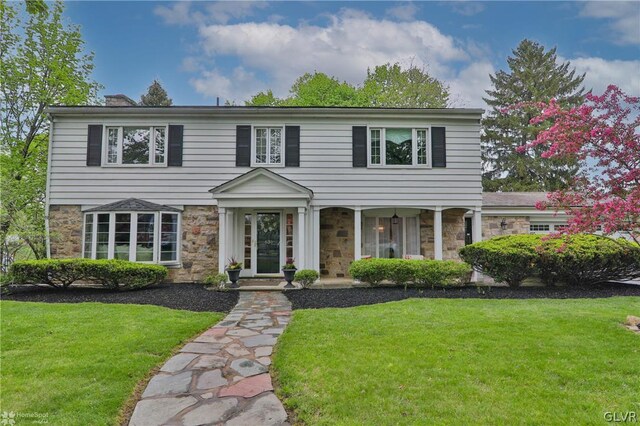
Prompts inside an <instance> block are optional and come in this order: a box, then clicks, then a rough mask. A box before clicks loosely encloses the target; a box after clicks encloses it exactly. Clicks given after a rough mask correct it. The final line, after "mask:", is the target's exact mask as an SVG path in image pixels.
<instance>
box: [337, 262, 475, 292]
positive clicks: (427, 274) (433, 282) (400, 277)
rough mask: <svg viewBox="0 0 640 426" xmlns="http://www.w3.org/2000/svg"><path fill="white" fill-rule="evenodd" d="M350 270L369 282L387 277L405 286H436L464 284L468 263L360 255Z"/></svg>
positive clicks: (469, 269) (467, 275)
mask: <svg viewBox="0 0 640 426" xmlns="http://www.w3.org/2000/svg"><path fill="white" fill-rule="evenodd" d="M349 273H350V274H351V276H352V277H353V278H355V279H358V280H360V281H362V282H366V283H369V284H371V285H379V284H380V283H381V282H382V281H383V280H387V281H391V282H393V283H394V284H396V285H404V286H405V288H406V287H407V286H408V285H409V283H413V284H414V285H416V286H418V287H424V286H429V287H435V286H451V285H464V284H466V283H467V282H468V281H469V278H470V276H471V267H470V266H469V265H467V264H465V263H462V262H456V261H453V260H408V259H363V260H357V261H355V262H353V263H352V264H351V267H350V268H349Z"/></svg>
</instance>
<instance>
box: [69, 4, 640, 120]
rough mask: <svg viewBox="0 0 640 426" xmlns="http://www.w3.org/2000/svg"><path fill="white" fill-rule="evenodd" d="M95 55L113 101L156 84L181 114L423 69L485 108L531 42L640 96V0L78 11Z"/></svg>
mask: <svg viewBox="0 0 640 426" xmlns="http://www.w3.org/2000/svg"><path fill="white" fill-rule="evenodd" d="M66 15H67V18H68V19H69V21H70V22H72V23H75V24H79V25H80V26H81V31H82V34H83V37H84V39H85V41H86V47H87V49H88V50H91V51H93V52H94V53H95V65H96V70H95V73H94V77H95V79H96V80H97V81H99V82H100V83H102V84H103V85H104V86H105V89H104V91H103V94H114V93H124V94H126V95H128V96H130V97H132V98H134V99H136V100H137V99H139V97H140V95H141V94H142V93H143V92H144V91H145V90H146V87H147V86H148V85H149V84H150V82H151V81H152V80H153V79H154V78H157V79H159V80H160V81H161V82H162V84H163V86H164V87H165V88H166V89H167V91H168V92H169V95H170V96H171V97H172V98H173V100H174V104H176V105H207V104H209V105H210V104H214V103H215V101H216V97H217V96H219V97H220V98H221V99H222V100H223V101H224V100H227V99H228V100H232V101H235V102H236V103H238V104H242V102H243V101H244V100H245V99H247V98H249V97H250V96H251V95H252V94H254V93H256V92H257V91H260V90H266V89H269V88H271V89H273V90H274V92H275V93H276V94H277V95H280V96H282V95H286V93H287V90H288V88H289V87H290V86H291V83H292V82H293V81H294V80H295V78H296V77H298V76H299V75H301V74H302V73H304V72H313V71H316V70H317V71H322V72H326V73H327V74H330V75H334V76H336V77H338V78H339V79H341V80H346V81H348V82H350V83H354V84H357V83H360V82H362V80H363V79H364V77H365V75H366V70H367V67H373V66H375V65H380V64H384V63H386V62H392V63H393V62H400V63H402V64H409V63H414V64H416V65H419V66H425V67H427V69H428V70H429V72H430V73H431V74H433V75H435V76H436V77H438V78H439V79H441V80H443V81H445V82H446V83H447V84H449V86H450V89H451V92H452V95H453V103H454V106H460V107H463V106H464V107H484V103H483V102H482V99H481V97H482V95H483V94H484V90H485V89H487V88H489V87H490V83H489V74H493V73H495V72H496V71H497V70H499V69H505V68H506V58H507V56H508V55H509V54H510V53H511V50H512V49H514V48H515V47H516V46H517V44H518V43H519V42H520V40H522V39H523V38H529V39H532V40H535V41H537V42H539V43H542V44H543V45H544V46H546V47H547V48H550V47H553V46H556V47H557V48H558V55H559V56H560V57H561V59H562V60H569V61H571V63H572V65H573V66H574V67H575V68H576V69H577V70H578V71H579V72H580V73H582V72H586V73H587V79H586V80H585V85H586V86H587V88H593V89H594V90H595V91H596V92H602V91H603V90H604V88H605V87H606V85H607V84H610V83H614V84H617V85H619V86H620V87H622V88H623V89H624V90H625V91H627V93H629V94H634V95H640V2H638V1H635V2H473V1H456V2H444V1H442V2H435V1H434V2H243V1H237V2H152V1H139V2H108V1H104V2H85V1H77V2H68V3H67V9H66Z"/></svg>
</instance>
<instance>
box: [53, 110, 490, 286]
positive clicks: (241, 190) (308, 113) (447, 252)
mask: <svg viewBox="0 0 640 426" xmlns="http://www.w3.org/2000/svg"><path fill="white" fill-rule="evenodd" d="M50 114H51V116H52V119H53V123H52V143H51V147H50V165H49V177H48V178H49V179H48V187H47V204H48V221H49V228H50V234H51V243H50V249H51V255H52V256H53V257H78V256H85V257H93V258H126V259H129V260H135V261H143V262H157V263H162V264H166V265H167V266H169V267H171V268H172V270H171V271H172V272H171V275H172V278H173V279H174V280H175V281H194V280H200V279H202V278H203V277H204V276H205V275H206V274H208V273H211V272H215V271H217V270H219V269H223V267H224V264H225V262H226V260H227V259H228V258H230V257H234V258H236V259H239V260H241V261H243V262H244V264H245V269H244V271H243V274H245V275H251V276H270V275H278V274H279V273H280V266H281V264H282V263H283V262H284V259H285V258H287V257H294V258H296V261H297V264H298V267H306V268H314V269H317V270H319V271H321V272H322V275H323V276H325V277H340V276H346V274H347V269H348V265H349V263H350V262H351V261H353V260H354V259H358V258H361V257H364V256H373V257H402V256H407V255H411V256H415V255H422V256H425V257H431V258H455V257H456V256H457V249H458V248H459V247H460V246H461V245H463V244H464V234H465V229H464V226H465V220H464V214H465V213H466V212H469V211H472V212H476V214H475V216H476V220H477V223H478V224H479V218H480V215H479V213H480V208H481V203H482V193H481V179H480V175H481V170H480V167H481V165H480V133H479V118H480V114H481V111H479V110H455V109H454V110H376V109H340V108H319V109H315V108H314V109H305V108H288V109H277V108H266V109H265V108H262V109H261V108H229V107H227V108H222V107H221V108H216V107H211V108H209V107H202V108H188V107H169V108H154V109H149V108H140V107H132V108H127V107H120V108H109V107H86V108H71V107H69V108H67V107H54V108H51V109H50ZM477 228H478V229H479V228H480V226H477Z"/></svg>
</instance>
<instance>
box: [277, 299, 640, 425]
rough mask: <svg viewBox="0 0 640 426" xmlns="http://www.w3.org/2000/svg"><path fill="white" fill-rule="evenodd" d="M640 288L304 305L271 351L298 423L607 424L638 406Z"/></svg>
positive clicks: (282, 389) (282, 393) (281, 392)
mask: <svg viewBox="0 0 640 426" xmlns="http://www.w3.org/2000/svg"><path fill="white" fill-rule="evenodd" d="M639 313H640V298H639V297H614V298H609V299H581V300H549V299H539V300H470V299H466V300H445V299H439V300H434V299H428V300H424V299H422V300H418V299H411V300H406V301H401V302H392V303H386V304H381V305H372V306H361V307H356V308H349V309H318V310H300V311H295V313H294V316H293V320H292V322H291V324H290V325H289V327H288V328H287V330H286V331H285V333H284V335H283V336H281V339H280V342H279V344H278V346H277V350H276V353H275V359H274V367H275V369H276V377H277V381H278V383H279V389H278V392H279V395H280V396H282V397H285V398H286V402H285V405H286V406H287V407H288V409H290V410H292V411H293V412H294V413H295V416H296V417H297V420H298V421H300V422H304V423H306V424H309V425H316V424H325V425H334V424H343V425H346V424H349V425H351V424H378V425H392V424H536V425H538V424H606V422H605V419H604V413H605V412H607V411H611V412H628V411H633V412H636V413H639V412H640V362H638V360H640V335H638V334H636V333H632V332H630V331H629V330H627V329H625V328H623V327H622V326H621V325H620V323H621V322H622V321H624V319H625V317H626V316H627V315H628V314H635V315H637V314H639Z"/></svg>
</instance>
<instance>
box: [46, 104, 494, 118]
mask: <svg viewBox="0 0 640 426" xmlns="http://www.w3.org/2000/svg"><path fill="white" fill-rule="evenodd" d="M45 112H46V113H48V114H50V115H52V116H56V115H78V114H91V115H95V116H101V115H114V116H117V115H128V116H130V115H141V116H142V115H156V116H157V115H190V116H192V115H223V116H224V115H231V116H232V115H244V114H255V115H270V114H282V113H286V114H287V115H301V116H304V115H321V116H333V115H335V116H341V117H344V115H345V112H348V113H349V114H351V115H371V114H376V115H393V114H399V113H400V114H402V115H405V116H407V115H415V116H438V115H446V116H451V115H455V116H461V115H474V116H476V115H477V116H481V115H482V114H483V113H484V110H483V109H481V108H373V107H367V108H362V107H254V106H170V107H149V106H49V107H47V108H46V109H45Z"/></svg>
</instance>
